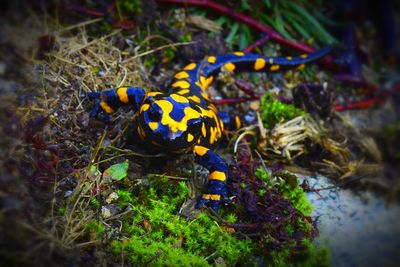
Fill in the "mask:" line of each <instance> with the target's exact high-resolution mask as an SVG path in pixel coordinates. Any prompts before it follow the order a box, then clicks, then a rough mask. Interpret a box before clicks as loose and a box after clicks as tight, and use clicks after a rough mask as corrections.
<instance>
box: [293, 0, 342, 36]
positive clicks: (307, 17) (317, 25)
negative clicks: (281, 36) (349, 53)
mask: <svg viewBox="0 0 400 267" xmlns="http://www.w3.org/2000/svg"><path fill="white" fill-rule="evenodd" d="M291 5H292V8H293V9H294V10H295V11H297V12H298V13H299V14H300V15H301V16H302V17H303V18H304V20H305V21H307V22H309V24H310V26H312V28H313V30H314V31H315V35H316V36H317V37H318V39H319V40H320V41H322V42H324V43H327V44H332V43H336V42H337V41H336V39H335V38H334V37H333V36H332V35H331V34H330V33H328V32H327V31H326V30H325V29H324V27H322V25H321V24H320V23H319V22H318V21H317V20H316V19H315V18H314V17H313V16H312V15H311V14H310V13H308V12H307V10H305V9H304V8H303V7H301V6H299V5H297V4H296V3H292V4H291Z"/></svg>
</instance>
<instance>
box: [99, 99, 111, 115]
mask: <svg viewBox="0 0 400 267" xmlns="http://www.w3.org/2000/svg"><path fill="white" fill-rule="evenodd" d="M100 107H101V108H102V109H103V110H104V111H105V112H106V113H108V114H110V113H113V112H114V109H113V108H112V107H110V106H109V105H108V104H107V103H106V102H105V101H101V102H100Z"/></svg>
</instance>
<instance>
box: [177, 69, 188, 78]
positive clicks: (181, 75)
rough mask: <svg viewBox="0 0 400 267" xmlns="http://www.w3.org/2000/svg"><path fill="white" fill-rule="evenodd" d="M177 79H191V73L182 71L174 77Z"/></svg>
mask: <svg viewBox="0 0 400 267" xmlns="http://www.w3.org/2000/svg"><path fill="white" fill-rule="evenodd" d="M174 77H175V78H176V79H185V78H189V73H187V72H186V71H181V72H178V73H177V74H175V76H174Z"/></svg>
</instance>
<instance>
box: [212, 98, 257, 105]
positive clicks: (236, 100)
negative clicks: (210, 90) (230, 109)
mask: <svg viewBox="0 0 400 267" xmlns="http://www.w3.org/2000/svg"><path fill="white" fill-rule="evenodd" d="M252 100H254V99H251V98H225V99H218V100H213V101H212V103H213V104H214V105H216V106H217V105H226V104H238V103H244V102H248V101H252Z"/></svg>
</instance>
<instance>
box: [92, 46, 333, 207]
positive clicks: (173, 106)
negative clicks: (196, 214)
mask: <svg viewBox="0 0 400 267" xmlns="http://www.w3.org/2000/svg"><path fill="white" fill-rule="evenodd" d="M329 51H330V48H329V47H327V48H324V49H321V50H319V51H317V52H314V53H312V54H304V55H301V56H299V57H294V58H292V57H267V56H262V55H257V54H250V53H243V52H234V53H232V54H226V55H219V56H208V57H206V58H205V59H204V60H202V61H200V62H199V63H190V64H189V65H187V66H186V67H184V68H183V69H182V70H181V71H180V72H178V73H176V74H175V76H174V80H173V82H172V84H171V86H172V88H171V89H172V90H171V91H172V93H170V94H166V93H161V92H146V91H145V90H144V89H142V88H138V87H120V88H117V89H111V90H107V91H102V92H91V93H89V98H90V99H92V100H95V101H96V104H95V107H94V108H93V110H92V111H91V114H90V115H91V116H92V117H98V115H99V114H100V113H102V114H103V115H104V117H103V120H104V119H105V120H107V119H108V117H109V114H112V113H113V112H115V111H116V110H117V109H118V108H119V107H121V106H129V108H131V109H133V111H134V112H135V113H136V115H137V121H136V123H137V127H136V128H135V130H136V131H137V135H138V136H139V137H140V139H141V140H142V141H143V142H145V144H146V146H150V147H152V148H153V149H154V148H156V149H158V150H160V151H163V152H168V153H183V152H189V151H190V152H193V153H194V156H195V161H196V162H197V163H198V164H200V165H202V166H204V167H205V168H207V169H208V171H209V179H208V185H207V190H206V192H205V193H204V194H203V195H202V196H201V198H200V199H199V202H198V207H202V206H204V205H207V206H210V207H211V208H212V209H214V210H218V207H219V205H220V203H221V202H228V201H229V199H228V193H227V189H226V182H227V179H228V166H227V164H226V162H225V161H224V160H223V159H222V158H221V157H220V156H218V154H217V153H216V152H214V151H213V148H215V145H216V144H217V142H218V141H219V140H220V139H221V137H222V132H223V131H224V129H225V127H226V124H227V123H229V118H228V117H229V116H228V117H227V116H226V115H223V114H222V113H218V110H217V108H216V107H215V106H214V105H213V104H212V103H211V101H210V99H209V98H208V96H207V92H206V90H207V88H208V87H209V86H210V84H211V83H212V82H213V81H214V80H215V77H216V75H217V74H218V72H219V71H220V70H221V69H225V70H226V71H228V72H229V73H237V72H244V71H258V72H260V71H267V72H278V71H282V70H287V69H291V68H297V69H302V68H304V66H305V64H307V63H310V62H312V61H315V60H317V59H320V58H321V57H323V56H324V55H326V54H327V53H328V52H329ZM231 117H232V116H231ZM233 118H234V122H233V125H236V128H239V127H240V124H241V122H240V119H239V117H237V116H236V117H233Z"/></svg>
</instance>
